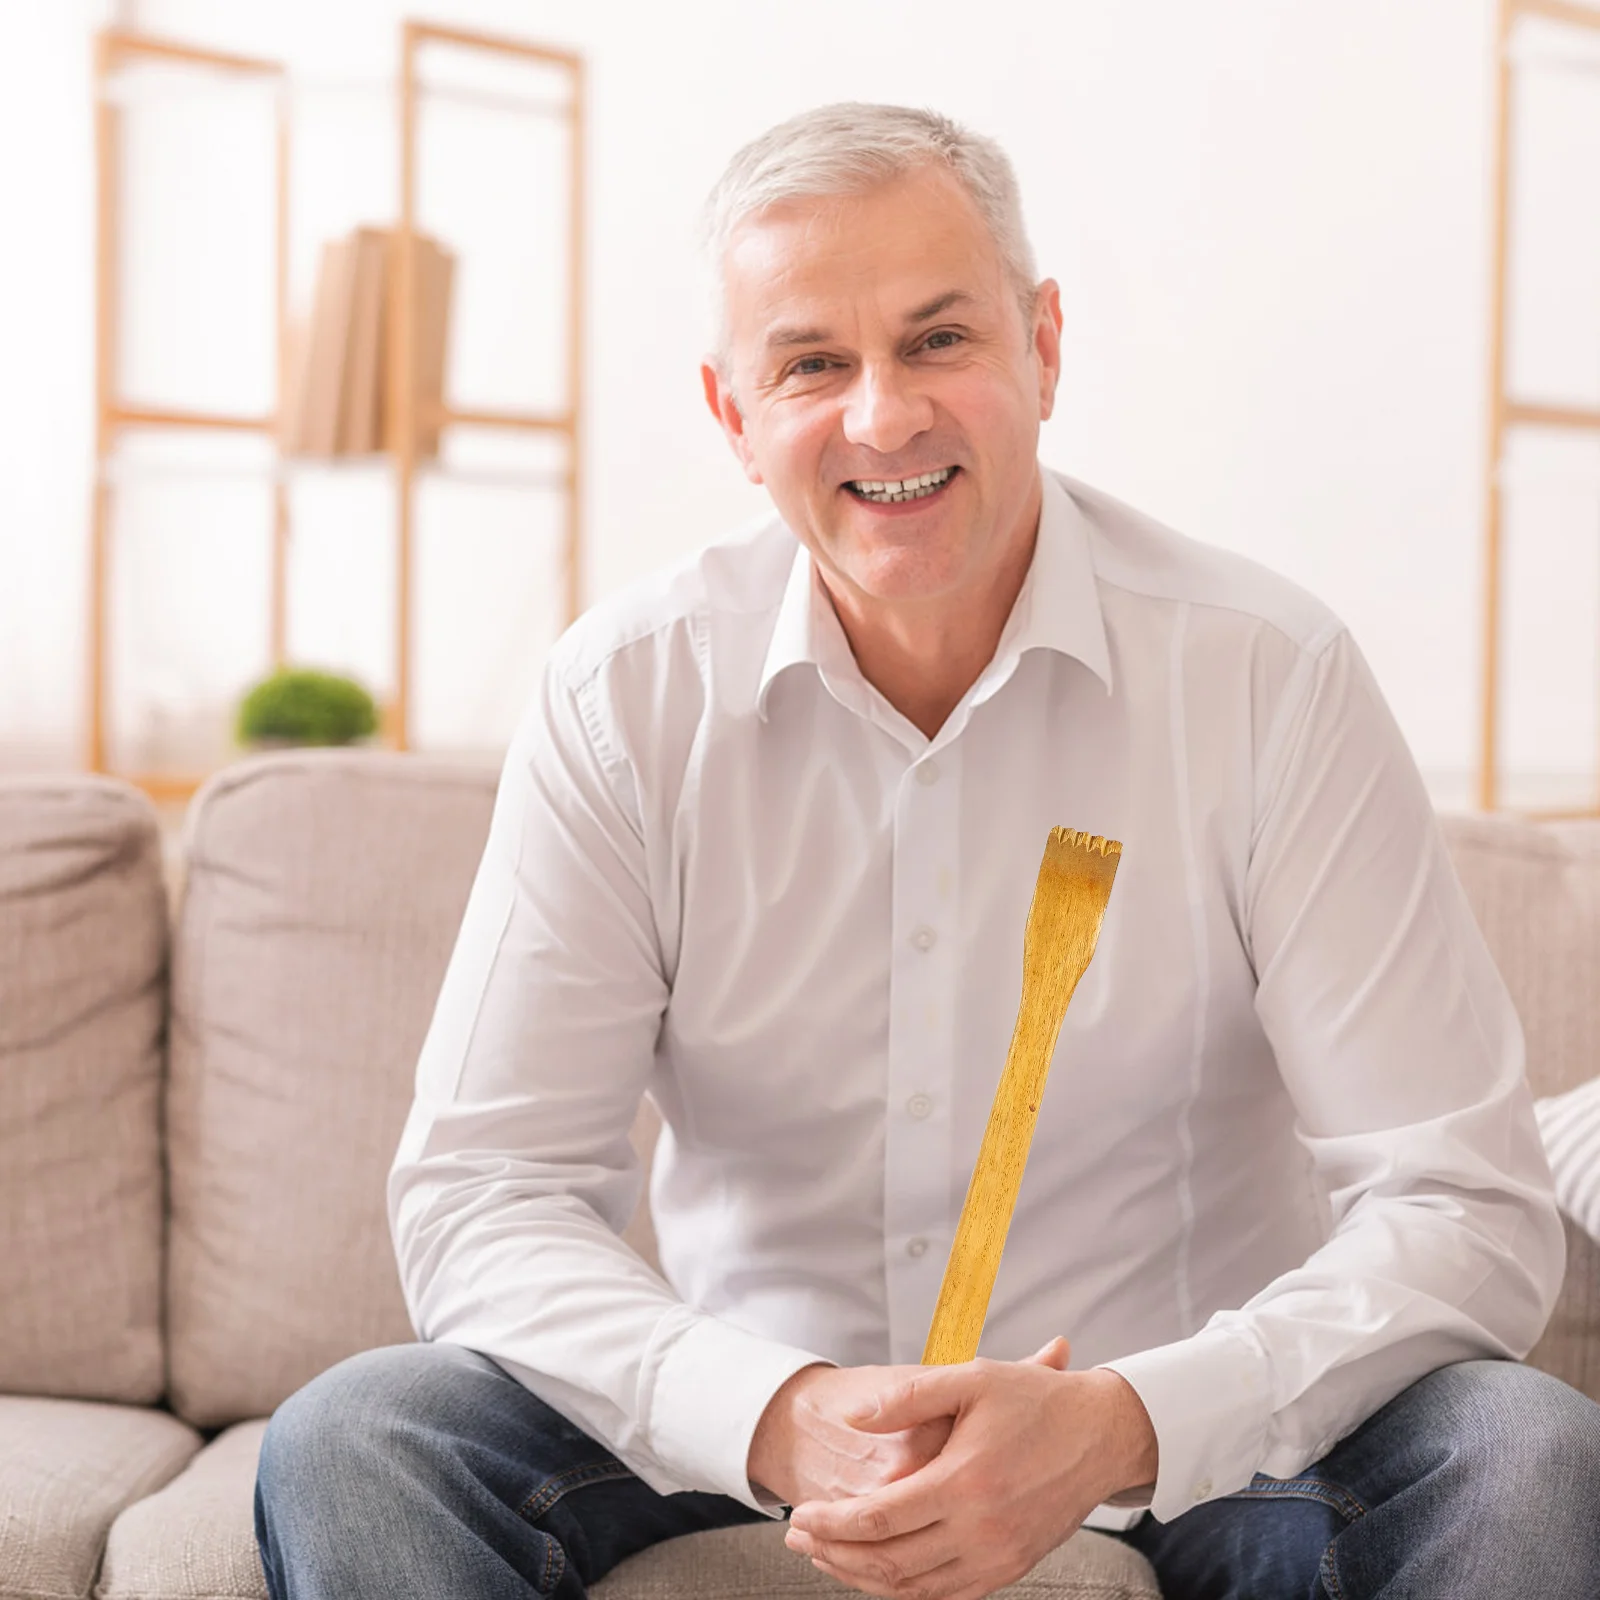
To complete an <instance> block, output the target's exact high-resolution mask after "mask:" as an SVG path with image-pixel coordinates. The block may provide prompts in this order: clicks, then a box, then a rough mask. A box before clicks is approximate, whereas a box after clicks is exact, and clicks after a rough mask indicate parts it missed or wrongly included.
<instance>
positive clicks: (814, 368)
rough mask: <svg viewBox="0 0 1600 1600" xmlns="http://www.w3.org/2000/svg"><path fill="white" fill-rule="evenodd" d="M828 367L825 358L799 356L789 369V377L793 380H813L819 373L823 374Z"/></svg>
mask: <svg viewBox="0 0 1600 1600" xmlns="http://www.w3.org/2000/svg"><path fill="white" fill-rule="evenodd" d="M827 366H828V358H827V357H826V356H801V358H800V359H799V360H798V361H797V362H795V364H794V365H793V366H792V367H790V368H789V375H790V377H793V378H814V377H816V375H817V374H818V373H819V372H825V371H826V370H827Z"/></svg>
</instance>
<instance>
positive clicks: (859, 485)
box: [852, 467, 955, 505]
mask: <svg viewBox="0 0 1600 1600" xmlns="http://www.w3.org/2000/svg"><path fill="white" fill-rule="evenodd" d="M954 471H955V468H954V467H941V468H940V469H939V470H938V471H937V472H924V473H922V474H921V475H920V476H919V477H915V478H902V479H900V480H899V481H893V480H890V481H885V482H876V481H873V480H871V479H868V478H857V479H856V480H855V482H854V484H853V486H852V487H853V488H854V489H855V491H856V493H857V494H859V495H860V496H861V497H862V498H863V499H866V500H875V501H877V502H878V503H879V504H880V505H888V504H891V503H894V502H898V501H901V500H920V499H922V498H923V497H924V496H926V495H929V494H932V493H933V491H934V490H935V489H939V488H942V487H943V486H944V484H945V482H946V480H947V479H948V478H949V477H950V474H951V473H952V472H954Z"/></svg>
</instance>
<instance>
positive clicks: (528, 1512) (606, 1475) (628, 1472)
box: [517, 1461, 633, 1522]
mask: <svg viewBox="0 0 1600 1600" xmlns="http://www.w3.org/2000/svg"><path fill="white" fill-rule="evenodd" d="M632 1476H633V1473H632V1469H631V1468H628V1467H625V1466H624V1465H623V1464H622V1463H621V1462H620V1461H589V1462H585V1463H584V1464H583V1465H582V1466H577V1467H568V1468H567V1470H566V1471H565V1472H558V1473H556V1474H555V1476H554V1477H551V1478H546V1479H545V1481H544V1482H543V1483H541V1484H540V1485H539V1487H538V1488H537V1489H535V1490H534V1491H533V1493H532V1494H530V1495H529V1496H528V1498H527V1499H526V1500H524V1501H523V1502H522V1504H521V1505H520V1506H518V1507H517V1515H518V1516H520V1517H523V1518H525V1519H526V1520H527V1521H529V1522H532V1521H533V1520H534V1518H536V1517H542V1516H543V1515H544V1514H545V1512H547V1511H548V1510H549V1509H550V1507H551V1506H553V1505H554V1504H555V1503H556V1501H558V1500H559V1499H560V1498H561V1497H562V1495H564V1494H566V1493H567V1492H568V1491H569V1490H572V1489H580V1488H582V1487H584V1485H586V1484H590V1483H605V1482H608V1481H610V1480H612V1479H615V1478H629V1477H632Z"/></svg>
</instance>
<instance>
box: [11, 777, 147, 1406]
mask: <svg viewBox="0 0 1600 1600" xmlns="http://www.w3.org/2000/svg"><path fill="white" fill-rule="evenodd" d="M166 964H167V909H166V900H165V895H164V890H163V886H162V877H161V844H160V834H159V831H158V827H157V822H156V814H155V811H154V808H153V807H152V806H151V805H150V803H149V801H147V800H146V799H145V797H144V796H143V795H142V794H141V793H140V792H139V791H138V790H137V789H134V788H133V787H132V786H131V785H128V784H124V783H120V782H118V781H116V780H114V779H109V778H99V777H86V776H80V775H77V774H63V775H61V776H51V777H29V778H8V779H5V780H3V781H0V1174H4V1181H3V1183H0V1392H9V1393H12V1394H47V1395H55V1396H58V1397H70V1398H78V1399H95V1400H123V1401H129V1402H133V1403H138V1402H145V1401H152V1400H155V1399H157V1398H159V1396H160V1394H161V1386H162V1361H161V1228H162V1218H161V1204H162V1195H161V1147H160V1120H159V1119H160V1111H159V1104H160V1091H161V1071H162V1051H161V1046H162V1028H163V1026H164V1023H165V1019H166Z"/></svg>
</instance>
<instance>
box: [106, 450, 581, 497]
mask: <svg viewBox="0 0 1600 1600" xmlns="http://www.w3.org/2000/svg"><path fill="white" fill-rule="evenodd" d="M394 470H395V461H394V458H393V456H390V455H387V454H381V453H375V454H373V455H365V456H330V457H328V458H327V459H323V458H321V457H298V456H285V457H280V458H278V459H275V460H272V461H262V462H257V463H252V462H248V461H240V462H230V463H228V464H227V465H210V466H207V465H190V464H189V463H187V462H177V461H132V460H128V459H126V458H123V459H118V458H116V457H110V458H108V459H107V460H105V461H103V462H101V463H100V465H99V468H98V471H97V474H96V477H97V481H98V482H100V483H106V484H120V483H146V482H151V481H155V480H159V479H162V478H166V479H182V480H183V481H184V482H189V483H195V482H213V483H214V482H230V481H231V482H260V483H267V484H278V483H283V484H288V483H293V482H295V481H296V480H297V479H303V478H315V477H319V476H324V475H327V474H334V475H341V474H347V473H360V472H366V473H372V472H383V473H386V474H387V473H390V472H393V471H394ZM412 471H413V473H414V475H415V476H416V477H417V478H418V479H420V480H423V481H427V480H429V479H436V480H438V481H440V482H445V483H458V484H461V485H463V486H464V487H467V488H484V489H566V488H567V487H568V486H569V485H570V483H571V481H572V480H571V476H570V474H568V473H566V472H561V471H555V470H549V471H543V472H517V471H514V470H510V469H499V468H495V467H466V466H455V465H452V464H451V463H449V462H418V463H417V464H416V466H415V467H413V469H412Z"/></svg>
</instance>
